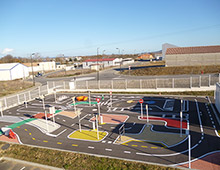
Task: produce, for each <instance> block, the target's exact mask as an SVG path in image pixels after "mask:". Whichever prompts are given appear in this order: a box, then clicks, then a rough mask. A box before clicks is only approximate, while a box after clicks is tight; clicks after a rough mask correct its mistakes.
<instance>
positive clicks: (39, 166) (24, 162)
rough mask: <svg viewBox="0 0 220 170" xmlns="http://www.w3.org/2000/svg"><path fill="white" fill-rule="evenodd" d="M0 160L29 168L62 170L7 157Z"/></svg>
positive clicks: (61, 169)
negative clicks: (25, 165) (28, 166)
mask: <svg viewBox="0 0 220 170" xmlns="http://www.w3.org/2000/svg"><path fill="white" fill-rule="evenodd" d="M0 160H1V161H2V160H6V161H12V162H17V163H22V164H27V165H30V166H35V167H38V168H46V169H50V170H63V169H64V168H57V167H52V166H49V165H43V164H39V163H34V162H28V161H24V160H19V159H14V158H9V157H4V156H3V157H1V158H0Z"/></svg>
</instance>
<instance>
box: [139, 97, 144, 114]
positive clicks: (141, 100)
mask: <svg viewBox="0 0 220 170" xmlns="http://www.w3.org/2000/svg"><path fill="white" fill-rule="evenodd" d="M143 102H144V101H143V99H140V100H139V103H140V104H141V118H143Z"/></svg>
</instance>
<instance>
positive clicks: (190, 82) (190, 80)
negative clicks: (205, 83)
mask: <svg viewBox="0 0 220 170" xmlns="http://www.w3.org/2000/svg"><path fill="white" fill-rule="evenodd" d="M189 84H190V85H189V87H190V88H192V77H190V79H189Z"/></svg>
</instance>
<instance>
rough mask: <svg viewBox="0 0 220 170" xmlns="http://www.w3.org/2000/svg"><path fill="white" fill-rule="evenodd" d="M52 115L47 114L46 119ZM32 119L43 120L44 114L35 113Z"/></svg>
mask: <svg viewBox="0 0 220 170" xmlns="http://www.w3.org/2000/svg"><path fill="white" fill-rule="evenodd" d="M51 116H52V114H49V113H47V118H50V117H51ZM32 118H36V119H45V113H37V114H36V115H33V116H32Z"/></svg>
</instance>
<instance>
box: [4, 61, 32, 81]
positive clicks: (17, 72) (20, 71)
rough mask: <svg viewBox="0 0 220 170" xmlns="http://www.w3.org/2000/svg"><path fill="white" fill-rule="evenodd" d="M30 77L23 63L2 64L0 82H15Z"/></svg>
mask: <svg viewBox="0 0 220 170" xmlns="http://www.w3.org/2000/svg"><path fill="white" fill-rule="evenodd" d="M28 76H29V71H28V67H27V66H25V65H23V64H21V63H5V64H0V81H7V80H15V79H20V78H26V77H28Z"/></svg>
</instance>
